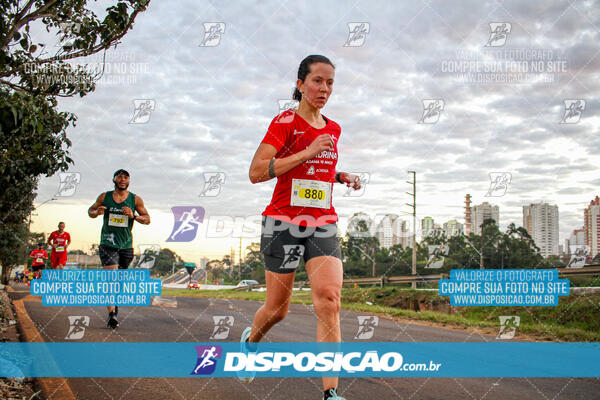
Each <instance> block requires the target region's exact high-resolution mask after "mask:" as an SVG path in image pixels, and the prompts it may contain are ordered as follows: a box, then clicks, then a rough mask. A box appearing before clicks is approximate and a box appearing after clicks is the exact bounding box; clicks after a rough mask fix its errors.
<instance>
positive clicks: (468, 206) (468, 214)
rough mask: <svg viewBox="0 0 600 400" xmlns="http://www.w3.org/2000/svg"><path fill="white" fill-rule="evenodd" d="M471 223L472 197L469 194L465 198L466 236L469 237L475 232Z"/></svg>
mask: <svg viewBox="0 0 600 400" xmlns="http://www.w3.org/2000/svg"><path fill="white" fill-rule="evenodd" d="M471 222H472V221H471V195H470V194H468V193H467V195H466V196H465V235H467V236H469V235H470V234H471V232H473V226H472V223H471Z"/></svg>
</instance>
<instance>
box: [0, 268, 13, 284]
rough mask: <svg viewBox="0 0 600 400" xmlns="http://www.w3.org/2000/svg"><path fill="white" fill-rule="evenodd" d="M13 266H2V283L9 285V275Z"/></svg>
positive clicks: (0, 278)
mask: <svg viewBox="0 0 600 400" xmlns="http://www.w3.org/2000/svg"><path fill="white" fill-rule="evenodd" d="M11 270H12V267H7V266H2V276H0V283H2V284H3V285H8V277H9V276H10V271H11Z"/></svg>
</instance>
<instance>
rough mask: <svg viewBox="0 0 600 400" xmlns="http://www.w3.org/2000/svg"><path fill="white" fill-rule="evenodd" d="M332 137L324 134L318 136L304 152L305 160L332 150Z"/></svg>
mask: <svg viewBox="0 0 600 400" xmlns="http://www.w3.org/2000/svg"><path fill="white" fill-rule="evenodd" d="M333 145H334V143H333V137H332V136H331V135H328V134H326V133H324V134H322V135H319V136H317V137H316V138H315V140H313V142H312V143H311V144H310V146H308V147H307V148H306V149H305V150H304V157H303V159H305V160H310V159H311V158H314V157H315V156H316V155H317V154H319V153H321V152H322V151H324V150H329V151H332V150H333Z"/></svg>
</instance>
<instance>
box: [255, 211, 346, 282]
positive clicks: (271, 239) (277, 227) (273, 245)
mask: <svg viewBox="0 0 600 400" xmlns="http://www.w3.org/2000/svg"><path fill="white" fill-rule="evenodd" d="M260 251H261V252H262V253H263V254H264V256H265V267H266V269H267V270H269V271H272V272H276V273H278V274H289V273H291V272H294V271H295V270H296V268H297V267H298V264H299V263H300V257H302V258H304V262H307V261H308V260H310V259H311V258H314V257H319V256H332V257H337V258H339V259H340V260H341V259H342V251H341V249H340V242H339V239H338V230H337V224H335V223H333V224H327V225H323V226H309V227H306V226H299V225H295V224H291V223H289V222H284V221H280V220H277V219H275V218H272V217H266V216H263V221H262V234H261V237H260Z"/></svg>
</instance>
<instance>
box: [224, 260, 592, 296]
mask: <svg viewBox="0 0 600 400" xmlns="http://www.w3.org/2000/svg"><path fill="white" fill-rule="evenodd" d="M556 270H558V276H559V277H560V278H567V277H569V276H595V275H597V276H600V264H593V265H587V266H585V267H583V268H556ZM448 277H449V275H448V274H431V275H403V276H385V275H384V276H379V277H373V278H347V279H344V282H343V286H354V287H358V286H379V287H383V286H385V285H401V284H405V283H413V282H417V283H420V282H437V281H439V280H440V279H448ZM266 286H267V285H265V284H264V283H262V284H259V285H252V286H242V287H236V288H235V289H234V290H248V291H250V290H252V289H257V288H264V287H266ZM294 287H295V288H304V287H310V282H305V281H299V282H295V283H294Z"/></svg>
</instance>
